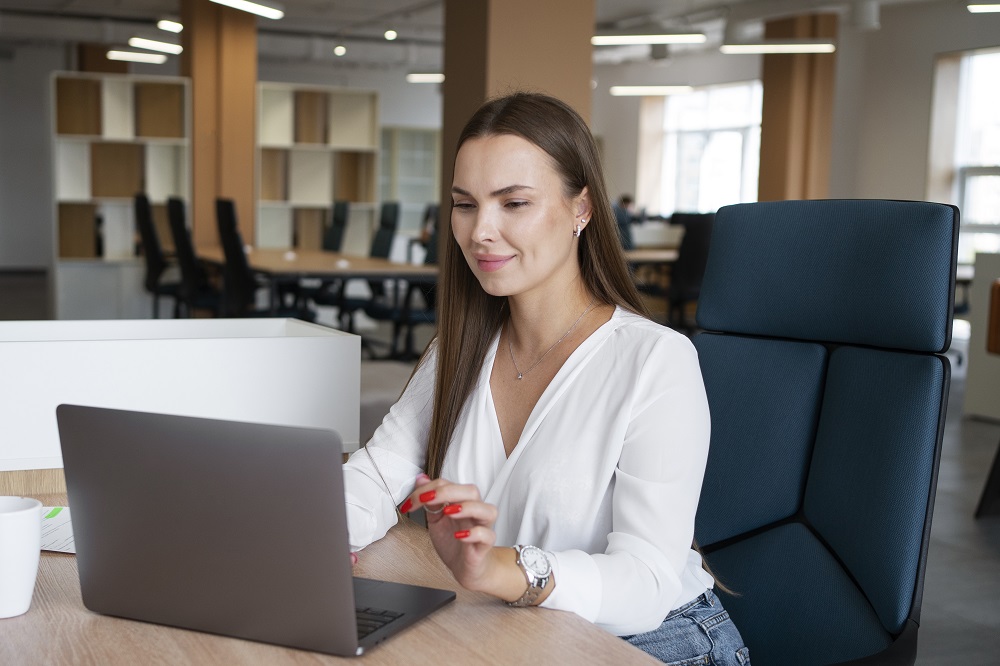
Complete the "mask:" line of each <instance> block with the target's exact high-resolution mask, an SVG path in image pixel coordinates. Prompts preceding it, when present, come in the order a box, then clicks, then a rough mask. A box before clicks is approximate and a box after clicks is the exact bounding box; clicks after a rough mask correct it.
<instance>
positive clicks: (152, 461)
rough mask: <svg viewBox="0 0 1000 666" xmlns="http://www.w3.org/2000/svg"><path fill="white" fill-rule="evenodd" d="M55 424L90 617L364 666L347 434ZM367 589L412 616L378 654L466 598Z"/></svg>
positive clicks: (192, 422)
mask: <svg viewBox="0 0 1000 666" xmlns="http://www.w3.org/2000/svg"><path fill="white" fill-rule="evenodd" d="M56 414H57V420H58V425H59V435H60V441H61V446H62V454H63V464H64V468H65V474H66V489H67V493H68V496H69V505H70V508H71V509H72V521H73V533H74V539H75V542H76V549H77V555H76V557H77V566H78V569H79V575H80V587H81V591H82V596H83V603H84V605H85V606H86V607H87V608H88V609H90V610H92V611H95V612H98V613H103V614H107V615H116V616H120V617H126V618H132V619H137V620H144V621H147V622H155V623H158V624H166V625H172V626H176V627H183V628H187V629H196V630H199V631H206V632H211V633H216V634H222V635H226V636H234V637H238V638H246V639H250V640H256V641H262V642H267V643H276V644H279V645H287V646H291V647H297V648H302V649H306V650H314V651H317V652H325V653H330V654H336V655H342V656H348V655H356V654H361V652H362V651H363V649H364V647H365V646H366V645H367V644H366V643H359V641H358V637H357V625H356V621H355V604H356V599H355V586H354V584H353V581H352V576H351V564H350V558H349V557H348V551H349V545H348V537H347V520H346V516H345V509H344V489H343V474H342V471H341V463H342V447H341V442H340V438H339V436H338V435H337V434H336V433H335V432H333V431H329V430H320V429H314V428H293V427H288V426H274V425H262V424H251V423H239V422H232V421H220V420H213V419H203V418H192V417H183V416H171V415H164V414H151V413H144V412H134V411H124V410H113V409H104V408H97V407H83V406H76V405H60V406H59V407H58V408H57V410H56ZM359 580H360V579H359ZM364 587H374V588H376V589H377V590H378V592H379V595H380V597H381V598H380V599H378V600H377V603H379V604H390V603H392V602H393V599H394V597H396V596H397V595H396V594H394V593H393V590H394V589H397V588H398V589H399V590H400V592H399V595H398V596H400V597H401V598H402V600H403V604H404V605H405V606H406V608H402V609H393V608H389V610H399V611H400V612H402V613H403V614H404V617H403V618H402V621H400V622H398V623H397V622H393V623H391V624H390V625H388V626H387V627H386V629H384V630H380V631H379V632H376V633H375V634H372V636H369V637H368V639H367V640H368V643H369V644H372V645H373V644H374V643H376V642H378V641H380V640H384V639H385V638H386V637H388V636H389V635H391V633H395V631H398V629H400V628H402V627H404V626H407V625H409V624H412V623H413V622H414V621H416V620H417V619H419V618H420V617H422V616H424V615H426V614H428V613H429V612H431V611H432V610H434V609H435V608H438V607H440V606H441V605H443V604H444V603H447V601H450V600H452V599H454V597H455V595H454V593H453V592H450V591H443V590H431V589H428V588H414V587H413V586H404V585H400V584H396V583H381V582H379V583H377V584H374V585H372V584H366V585H360V586H359V588H364ZM357 604H358V605H359V606H369V605H371V603H369V602H366V601H365V600H362V599H358V600H357ZM382 607H384V606H382ZM394 625H395V626H394Z"/></svg>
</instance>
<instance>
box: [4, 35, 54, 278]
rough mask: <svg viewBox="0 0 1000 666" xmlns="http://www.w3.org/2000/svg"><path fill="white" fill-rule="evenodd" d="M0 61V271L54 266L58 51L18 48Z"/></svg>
mask: <svg viewBox="0 0 1000 666" xmlns="http://www.w3.org/2000/svg"><path fill="white" fill-rule="evenodd" d="M5 53H8V54H11V55H12V57H0V270H5V269H19V268H28V269H38V268H43V269H44V268H48V267H49V266H51V265H52V257H53V242H54V241H53V237H52V234H53V227H54V225H53V220H52V218H53V215H54V209H53V206H52V196H53V195H52V146H51V126H50V123H51V115H50V113H49V106H50V104H49V98H50V90H49V86H50V85H51V83H50V73H51V72H52V71H55V70H59V69H64V68H65V58H64V51H63V49H62V48H60V47H57V46H19V47H17V48H16V49H15V48H11V49H10V50H9V51H7V52H5Z"/></svg>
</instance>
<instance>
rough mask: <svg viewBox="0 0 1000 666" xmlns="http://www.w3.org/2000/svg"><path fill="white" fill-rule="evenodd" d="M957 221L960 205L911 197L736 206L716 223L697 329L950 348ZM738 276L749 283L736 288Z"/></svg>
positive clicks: (724, 210) (742, 282)
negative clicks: (946, 268) (765, 305)
mask: <svg viewBox="0 0 1000 666" xmlns="http://www.w3.org/2000/svg"><path fill="white" fill-rule="evenodd" d="M816 204H822V205H820V206H817V205H816ZM957 214H958V211H957V209H956V208H955V207H954V206H948V205H944V204H928V203H922V202H910V201H822V202H817V201H777V202H766V203H757V204H738V205H735V206H725V207H723V208H721V209H719V212H718V213H717V214H716V218H715V230H714V232H713V238H712V250H711V253H710V255H709V259H708V267H707V268H706V278H705V281H704V283H703V284H702V293H701V300H700V302H699V307H698V324H699V326H701V327H702V328H704V329H707V330H721V331H728V332H732V333H745V334H749V335H764V336H776V337H787V338H796V339H801V340H819V341H833V342H843V343H848V344H859V345H869V346H876V347H887V348H892V349H910V350H914V351H927V352H942V351H945V350H946V349H947V348H948V346H949V344H950V342H951V307H952V304H953V301H954V294H955V289H954V281H955V277H954V276H955V254H954V252H951V250H952V248H954V247H955V243H956V239H957V233H958V225H957V224H955V225H952V224H951V221H952V219H953V218H956V217H957ZM720 227H723V229H722V233H719V231H720V230H719V228H720ZM949 252H950V253H951V254H949ZM928 266H951V271H950V274H949V273H948V272H946V271H938V270H927V267H928ZM733 275H737V276H740V279H739V280H738V281H735V282H734V281H733V280H732V276H733ZM790 276H794V279H790ZM834 285H836V288H834ZM819 295H822V296H821V297H820V296H819ZM763 303H773V304H777V306H778V307H775V308H762V307H761V304H763Z"/></svg>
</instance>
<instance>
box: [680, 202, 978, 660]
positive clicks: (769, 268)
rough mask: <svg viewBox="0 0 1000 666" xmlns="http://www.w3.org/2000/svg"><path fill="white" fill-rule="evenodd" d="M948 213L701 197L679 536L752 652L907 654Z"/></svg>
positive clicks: (931, 473) (943, 397)
mask: <svg viewBox="0 0 1000 666" xmlns="http://www.w3.org/2000/svg"><path fill="white" fill-rule="evenodd" d="M958 228H959V220H958V210H957V209H956V208H954V207H953V206H947V205H943V204H931V203H919V202H899V201H781V202H768V203H759V204H740V205H736V206H727V207H724V208H722V209H720V210H719V212H718V213H717V214H716V218H715V224H714V229H713V235H712V243H711V250H710V255H709V259H708V265H707V269H706V275H705V281H704V283H703V285H702V292H701V300H700V303H699V308H698V322H699V324H700V325H701V326H702V327H703V328H705V329H708V330H709V332H707V333H703V334H701V335H699V336H698V337H697V338H696V339H695V346H696V347H697V349H698V355H699V361H700V363H701V367H702V373H703V376H704V379H705V389H706V392H707V395H708V400H709V407H710V409H711V413H712V442H711V448H710V450H709V460H708V466H707V469H706V475H705V482H704V486H703V490H702V494H701V498H700V503H699V506H698V515H697V519H696V530H695V536H696V539H697V540H698V543H699V544H700V545H701V546H702V548H703V552H704V553H705V557H706V560H707V561H708V563H709V564H710V566H711V567H712V569H713V571H714V572H715V573H716V574H717V575H718V576H719V577H720V579H721V580H722V582H723V583H725V584H726V585H727V586H729V587H730V588H731V589H732V590H734V591H735V595H730V594H728V593H726V592H724V591H720V596H722V597H723V600H724V603H725V605H726V608H727V609H728V610H729V611H730V614H731V616H732V617H733V619H734V621H735V622H736V625H737V626H738V627H739V628H740V631H741V633H742V634H743V638H744V640H745V641H746V643H747V645H748V647H749V648H750V652H751V654H753V655H754V656H753V659H754V662H755V663H758V662H759V663H781V664H786V663H787V664H797V665H809V664H830V663H838V662H841V661H846V660H851V659H860V658H863V657H867V656H870V655H873V654H875V653H876V652H880V651H883V650H884V651H885V653H886V655H888V654H889V652H892V653H893V654H894V656H895V657H896V658H897V661H894V662H892V663H900V664H904V663H909V664H912V663H913V661H914V660H915V658H916V632H917V626H918V620H919V615H920V603H921V596H922V589H923V577H924V570H925V566H926V554H927V548H928V543H929V536H930V524H931V522H930V519H931V515H932V513H933V504H934V493H935V489H936V483H937V469H938V464H939V460H940V453H941V440H942V434H943V428H944V420H945V408H946V402H947V396H948V387H949V382H950V372H949V366H948V362H947V360H945V359H944V358H943V357H941V356H939V355H938V354H939V353H940V352H941V351H943V350H945V349H946V348H947V347H948V345H949V344H950V339H951V331H950V329H951V319H952V308H953V305H954V302H953V299H954V279H955V278H954V275H955V260H956V254H957V238H958ZM883 656H885V655H883Z"/></svg>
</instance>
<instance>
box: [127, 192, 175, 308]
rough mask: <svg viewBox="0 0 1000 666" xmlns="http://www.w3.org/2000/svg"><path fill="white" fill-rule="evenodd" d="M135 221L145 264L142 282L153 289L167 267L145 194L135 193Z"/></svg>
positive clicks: (148, 288)
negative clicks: (144, 274)
mask: <svg viewBox="0 0 1000 666" xmlns="http://www.w3.org/2000/svg"><path fill="white" fill-rule="evenodd" d="M133 203H134V206H135V223H136V226H137V227H139V238H140V240H141V241H142V254H143V257H144V259H145V264H146V276H145V279H144V283H145V286H146V289H147V290H149V291H155V290H156V288H157V287H158V286H159V284H160V276H161V275H163V271H165V270H166V268H167V260H166V259H165V258H164V256H163V248H162V247H161V246H160V237H159V236H158V235H157V233H156V225H154V224H153V209H152V206H151V205H150V203H149V198H148V197H147V196H146V195H145V194H136V195H135V200H134V202H133Z"/></svg>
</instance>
